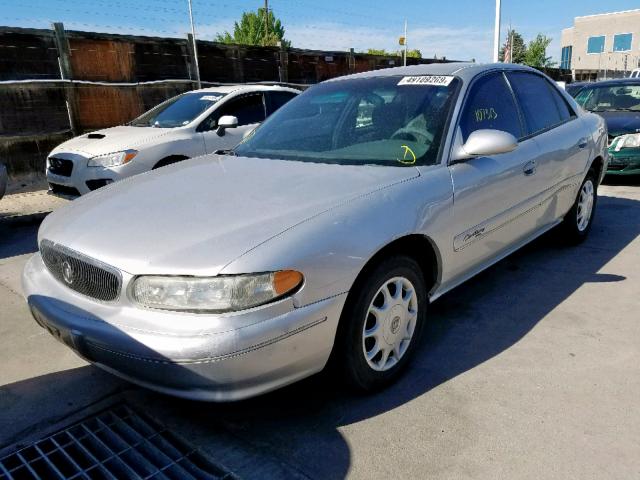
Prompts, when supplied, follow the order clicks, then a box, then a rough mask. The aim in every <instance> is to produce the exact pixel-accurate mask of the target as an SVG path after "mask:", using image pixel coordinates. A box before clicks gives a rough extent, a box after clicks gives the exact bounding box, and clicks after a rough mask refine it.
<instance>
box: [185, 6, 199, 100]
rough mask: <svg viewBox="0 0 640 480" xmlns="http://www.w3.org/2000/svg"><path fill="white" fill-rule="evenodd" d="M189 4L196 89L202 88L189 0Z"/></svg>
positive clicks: (194, 28)
mask: <svg viewBox="0 0 640 480" xmlns="http://www.w3.org/2000/svg"><path fill="white" fill-rule="evenodd" d="M187 1H188V2H189V20H190V21H191V38H192V39H193V58H194V59H195V63H196V86H197V87H198V89H200V88H202V83H200V65H198V47H197V46H196V27H195V25H194V24H193V8H192V7H191V0H187Z"/></svg>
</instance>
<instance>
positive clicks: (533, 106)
mask: <svg viewBox="0 0 640 480" xmlns="http://www.w3.org/2000/svg"><path fill="white" fill-rule="evenodd" d="M506 75H507V79H508V80H509V83H510V84H511V87H512V88H513V91H514V93H515V96H516V99H517V101H518V104H519V105H520V108H521V111H522V116H523V118H524V124H525V130H526V135H527V138H531V139H532V140H533V141H535V142H536V143H537V145H538V147H539V149H540V156H539V158H538V161H537V166H536V169H537V173H536V176H537V177H538V179H539V180H542V184H541V186H542V187H545V188H543V189H541V196H540V198H539V202H540V208H539V209H538V210H539V214H538V217H539V218H538V220H537V221H538V223H539V225H540V226H541V227H545V226H546V225H548V224H550V223H552V222H554V221H556V220H557V219H558V218H560V217H562V216H563V215H564V214H565V213H566V212H567V211H568V210H569V208H571V205H572V204H573V201H574V199H575V195H576V188H577V187H578V186H579V185H578V184H579V183H580V182H581V180H582V178H581V175H582V173H583V170H584V166H585V165H587V161H588V160H589V159H588V156H589V149H588V148H587V147H588V137H587V134H586V130H585V126H584V125H583V124H582V122H581V121H580V120H579V119H578V117H577V115H576V113H575V112H574V111H573V110H572V108H571V106H570V105H569V104H568V103H567V102H566V100H565V99H564V98H563V97H562V95H561V94H560V93H559V92H558V90H557V88H556V87H555V86H554V85H553V84H552V83H551V82H549V81H548V80H547V79H546V78H545V77H543V76H542V75H539V74H536V73H533V72H524V71H519V72H508V73H507V74H506Z"/></svg>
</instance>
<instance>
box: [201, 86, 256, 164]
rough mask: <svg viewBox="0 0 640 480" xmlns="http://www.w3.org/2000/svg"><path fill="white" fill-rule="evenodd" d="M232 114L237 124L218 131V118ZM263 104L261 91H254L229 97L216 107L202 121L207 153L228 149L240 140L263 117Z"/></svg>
mask: <svg viewBox="0 0 640 480" xmlns="http://www.w3.org/2000/svg"><path fill="white" fill-rule="evenodd" d="M224 115H232V116H234V117H236V118H237V119H238V126H237V127H235V128H227V129H225V130H224V132H219V131H218V128H217V126H218V125H217V122H218V119H219V118H220V117H222V116H224ZM265 116H266V115H265V104H264V96H263V94H262V92H254V93H249V94H246V95H242V96H240V97H235V98H232V99H229V100H228V101H226V102H224V103H223V104H221V105H220V106H219V107H218V108H216V109H215V110H214V111H213V113H212V114H211V116H210V117H209V118H207V119H206V120H205V121H204V122H203V123H204V125H206V127H205V128H203V130H204V131H203V133H202V135H203V137H204V144H205V148H206V150H207V153H213V152H215V151H216V150H228V149H230V148H233V147H235V146H236V145H237V144H238V143H240V142H241V141H242V139H243V138H244V136H245V135H246V134H247V133H249V132H250V131H251V130H253V129H254V128H256V127H257V126H258V125H259V124H260V122H262V121H263V120H264V119H265Z"/></svg>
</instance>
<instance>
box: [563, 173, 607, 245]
mask: <svg viewBox="0 0 640 480" xmlns="http://www.w3.org/2000/svg"><path fill="white" fill-rule="evenodd" d="M597 178H598V177H597V174H596V172H595V171H594V170H593V169H591V170H589V173H587V176H586V177H585V179H584V180H583V181H582V184H581V185H580V189H579V190H578V196H577V197H576V201H575V203H574V204H573V206H572V207H571V210H569V212H568V213H567V214H566V215H565V217H564V220H563V221H562V224H561V230H562V234H563V236H562V238H563V240H564V241H566V242H567V243H568V244H571V245H577V244H579V243H581V242H583V241H584V240H585V239H586V238H587V236H588V235H589V232H590V231H591V226H592V225H593V219H594V217H595V213H596V205H597V203H598V181H597Z"/></svg>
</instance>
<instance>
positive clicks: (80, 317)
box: [23, 63, 608, 401]
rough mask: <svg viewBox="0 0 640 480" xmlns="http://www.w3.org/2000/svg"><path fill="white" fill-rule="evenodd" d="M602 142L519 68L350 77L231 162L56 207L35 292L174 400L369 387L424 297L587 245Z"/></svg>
mask: <svg viewBox="0 0 640 480" xmlns="http://www.w3.org/2000/svg"><path fill="white" fill-rule="evenodd" d="M606 139H607V132H606V128H605V125H604V121H603V120H602V119H601V118H600V117H598V116H596V115H593V114H590V113H587V112H585V111H583V110H582V109H580V108H579V107H578V106H577V105H576V103H575V102H574V101H573V99H572V98H571V97H570V96H568V95H567V94H566V93H564V92H563V91H561V90H560V89H559V88H558V87H557V86H556V85H555V84H554V83H553V82H552V81H551V80H550V79H549V78H547V77H545V76H544V75H542V74H540V73H539V72H537V71H535V70H532V69H529V68H526V67H521V66H512V65H506V64H496V65H484V66H483V65H476V64H460V63H451V64H438V65H429V66H424V65H422V66H412V67H403V68H395V69H388V70H384V71H375V72H368V73H363V74H357V75H352V76H347V77H341V78H337V79H334V80H331V81H327V82H324V83H322V84H319V85H317V86H314V87H312V88H310V89H308V90H307V91H306V92H304V93H303V94H301V95H299V96H298V97H296V98H294V99H293V100H291V101H290V102H289V103H287V104H286V105H284V106H283V107H282V108H281V109H280V110H278V111H277V112H276V113H275V114H274V115H272V116H271V117H270V118H269V119H267V121H266V122H265V123H264V124H263V125H262V126H260V127H259V128H258V129H257V130H255V131H254V133H253V134H252V135H251V136H249V137H247V138H245V140H244V141H243V142H242V143H241V144H240V145H238V146H237V147H235V148H234V149H233V150H231V151H229V152H228V154H227V155H220V156H214V155H209V156H204V157H199V158H195V159H191V160H187V161H185V162H182V163H180V164H176V165H171V166H168V167H166V168H163V169H160V170H157V171H154V172H149V173H145V174H142V175H140V176H137V177H134V178H130V179H127V180H123V181H120V182H116V183H114V184H113V185H109V186H108V187H106V188H103V189H100V190H98V191H96V192H93V193H91V194H89V195H87V196H86V197H82V198H80V199H79V200H76V201H74V202H72V203H71V204H70V205H68V206H66V207H64V208H62V209H60V210H58V211H56V212H54V213H53V214H51V215H49V217H47V219H46V220H45V221H44V222H43V224H42V227H41V228H40V232H39V238H38V243H39V247H40V251H39V253H37V254H36V255H34V256H33V257H32V258H31V260H30V261H29V262H28V264H27V266H26V268H25V271H24V277H23V284H24V292H25V294H26V298H27V301H28V303H29V307H30V309H31V311H32V313H33V316H34V317H35V320H36V321H37V322H38V323H39V324H40V325H41V326H43V327H44V328H46V329H47V330H48V331H49V332H51V334H52V335H54V336H55V337H56V338H58V339H59V340H60V341H62V342H64V343H65V344H66V345H68V346H69V347H70V348H72V349H73V350H75V351H76V352H77V353H78V354H79V355H81V356H82V357H83V358H85V359H87V360H88V361H90V362H92V363H94V364H96V365H98V366H99V367H101V368H104V369H105V370H108V371H109V372H112V373H114V374H116V375H119V376H121V377H123V378H125V379H127V380H130V381H132V382H135V383H137V384H140V385H143V386H145V387H148V388H151V389H154V390H157V391H160V392H165V393H168V394H172V395H177V396H181V397H187V398H193V399H203V400H215V401H228V400H237V399H241V398H245V397H250V396H253V395H257V394H260V393H263V392H267V391H269V390H273V389H275V388H278V387H281V386H283V385H286V384H289V383H292V382H295V381H296V380H299V379H301V378H303V377H307V376H309V375H312V374H314V373H316V372H319V371H321V370H323V369H324V368H325V366H327V365H330V366H331V367H333V368H334V369H335V372H336V374H339V375H341V376H343V377H344V378H345V379H346V380H347V382H348V383H349V384H351V385H352V386H354V387H356V388H358V389H361V390H365V391H371V390H375V389H377V388H380V387H382V386H384V385H387V384H388V383H389V382H391V381H392V380H394V379H395V378H397V377H398V375H399V374H400V373H401V372H402V370H403V369H405V367H406V366H407V364H408V362H409V361H410V358H411V356H412V354H413V353H414V351H415V349H416V348H418V347H419V338H420V332H421V330H422V329H423V327H424V324H425V322H426V321H427V318H428V315H429V309H428V306H429V303H430V302H433V301H434V300H436V299H437V298H438V297H439V296H441V295H442V294H443V293H445V292H447V291H449V290H451V289H452V288H454V287H456V286H457V285H459V284H460V283H462V282H464V281H465V280H467V279H468V278H470V277H471V276H473V275H474V274H476V273H478V272H480V271H481V270H483V269H485V268H487V267H489V266H490V265H492V264H493V263H495V262H497V261H499V260H500V259H502V258H504V257H505V256H507V255H509V254H510V253H511V252H513V251H514V250H516V249H518V248H519V247H521V246H523V245H524V244H526V243H527V242H530V241H531V240H532V239H534V238H535V237H537V236H539V235H540V234H542V233H543V232H546V231H547V230H549V229H551V228H553V227H556V226H557V227H558V228H559V229H561V230H562V235H563V236H564V238H565V239H566V240H567V241H571V242H579V241H581V240H583V239H584V238H585V237H586V235H587V234H588V233H589V230H590V228H591V224H592V221H593V218H594V213H595V207H596V201H597V188H598V185H599V183H600V181H601V179H602V176H603V172H604V171H605V170H606V166H607V161H608V159H607V140H606Z"/></svg>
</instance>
